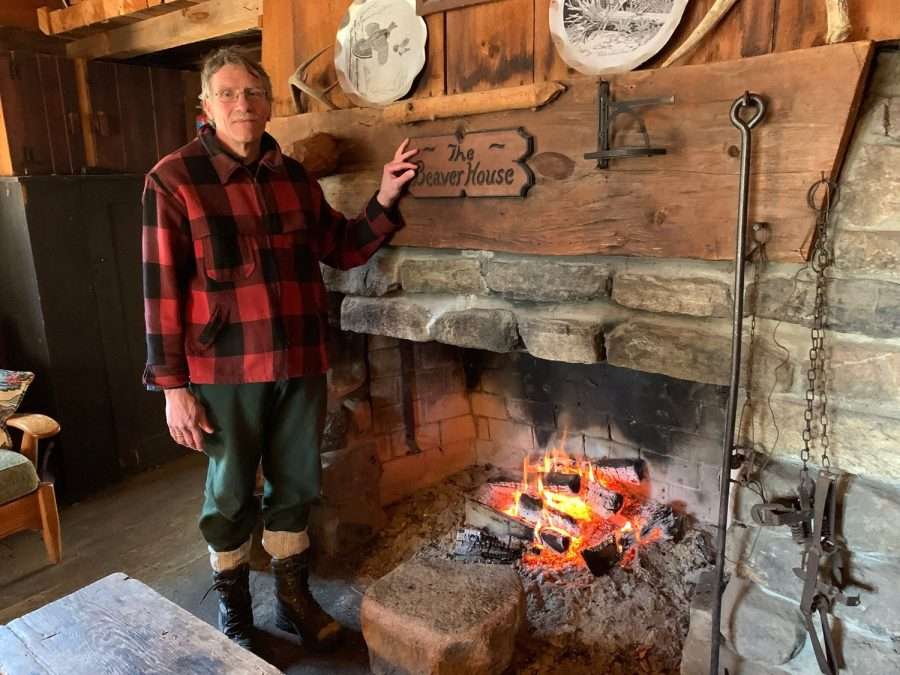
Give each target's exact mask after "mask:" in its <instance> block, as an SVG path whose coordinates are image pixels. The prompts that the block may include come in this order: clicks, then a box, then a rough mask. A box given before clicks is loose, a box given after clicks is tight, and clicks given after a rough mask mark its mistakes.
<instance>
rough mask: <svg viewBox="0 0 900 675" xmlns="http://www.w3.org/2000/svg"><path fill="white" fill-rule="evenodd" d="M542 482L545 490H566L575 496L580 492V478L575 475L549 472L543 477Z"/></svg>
mask: <svg viewBox="0 0 900 675" xmlns="http://www.w3.org/2000/svg"><path fill="white" fill-rule="evenodd" d="M543 482H544V487H545V488H547V489H548V490H553V491H554V492H559V491H563V490H567V491H569V492H571V493H572V494H573V495H577V494H578V493H579V492H580V491H581V476H579V475H578V474H577V473H562V472H560V471H551V472H550V473H548V474H545V475H544V478H543Z"/></svg>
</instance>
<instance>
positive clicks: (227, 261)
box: [195, 234, 259, 282]
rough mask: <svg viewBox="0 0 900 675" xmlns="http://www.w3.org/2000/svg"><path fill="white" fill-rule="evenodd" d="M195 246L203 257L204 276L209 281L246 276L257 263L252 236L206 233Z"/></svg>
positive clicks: (255, 248)
mask: <svg viewBox="0 0 900 675" xmlns="http://www.w3.org/2000/svg"><path fill="white" fill-rule="evenodd" d="M195 246H198V247H199V248H200V252H201V254H202V256H203V267H204V270H205V271H206V276H208V277H209V278H210V279H212V280H213V281H223V282H229V281H240V280H241V279H248V278H250V277H251V276H252V275H253V272H254V270H256V267H257V264H258V262H259V243H258V241H257V238H256V237H255V236H254V235H249V234H206V235H204V236H202V237H199V238H198V240H197V242H196V243H195Z"/></svg>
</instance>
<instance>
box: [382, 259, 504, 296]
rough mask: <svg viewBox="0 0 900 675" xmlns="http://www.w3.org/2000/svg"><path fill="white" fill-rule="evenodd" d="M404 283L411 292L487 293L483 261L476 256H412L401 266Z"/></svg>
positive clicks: (405, 288) (401, 277)
mask: <svg viewBox="0 0 900 675" xmlns="http://www.w3.org/2000/svg"><path fill="white" fill-rule="evenodd" d="M400 283H401V285H402V286H403V290H405V291H408V292H410V293H461V294H468V293H478V294H482V295H483V294H484V293H486V292H487V286H486V284H485V282H484V279H483V278H482V276H481V261H479V260H477V259H475V258H462V257H448V256H441V257H433V258H432V257H429V258H410V259H408V260H405V261H404V262H403V264H402V265H401V266H400Z"/></svg>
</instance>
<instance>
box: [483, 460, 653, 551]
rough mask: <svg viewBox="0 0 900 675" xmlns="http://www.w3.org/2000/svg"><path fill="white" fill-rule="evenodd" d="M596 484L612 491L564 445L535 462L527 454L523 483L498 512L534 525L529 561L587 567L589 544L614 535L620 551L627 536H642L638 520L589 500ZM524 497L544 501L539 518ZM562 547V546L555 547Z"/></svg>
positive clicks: (600, 474) (633, 538) (600, 475)
mask: <svg viewBox="0 0 900 675" xmlns="http://www.w3.org/2000/svg"><path fill="white" fill-rule="evenodd" d="M592 485H594V486H598V487H599V489H602V490H603V491H608V490H609V489H610V485H609V484H608V482H607V481H606V480H605V479H604V477H603V475H602V473H601V472H600V471H598V470H597V469H596V467H595V466H594V465H593V464H591V463H590V462H589V461H580V462H579V461H578V460H575V459H574V458H572V457H570V456H569V455H568V454H567V453H566V452H565V451H564V450H563V449H562V445H560V446H559V447H554V448H551V449H550V450H548V452H546V453H545V454H544V456H543V457H541V458H540V459H539V460H537V461H534V462H529V461H528V458H527V457H526V458H525V459H524V460H523V462H522V481H521V483H519V484H518V485H517V487H516V489H515V491H514V492H513V493H512V503H510V504H506V505H504V506H505V508H500V509H499V510H501V511H503V512H504V513H506V514H507V515H509V516H513V517H516V518H520V519H525V520H527V521H528V522H533V523H534V540H533V544H534V546H533V548H532V550H531V552H530V553H529V554H527V555H526V556H525V558H524V560H525V562H526V564H539V565H541V566H543V567H564V566H568V565H572V564H578V565H584V561H583V560H582V556H581V552H582V550H583V549H584V548H585V547H586V546H588V545H589V543H588V542H591V541H596V540H597V539H599V538H603V537H606V536H609V535H613V534H614V536H615V542H616V545H617V546H618V547H619V550H620V552H621V550H622V543H621V542H622V539H623V537H630V538H631V540H632V541H637V540H638V539H639V532H640V523H637V522H632V521H631V520H629V519H628V518H627V517H624V516H622V515H620V514H618V513H616V514H607V515H604V514H601V513H599V512H597V511H596V510H595V508H592V506H591V503H589V502H588V501H586V499H587V497H588V495H589V494H591V490H592V487H591V486H592ZM507 494H509V493H507ZM523 496H525V501H527V503H528V504H530V505H535V504H539V505H540V512H539V515H538V516H537V517H536V521H535V519H534V514H533V513H531V512H528V513H525V512H523V508H522V503H523ZM498 506H499V505H498ZM563 545H565V547H564V549H563V550H558V549H557V548H554V546H557V547H558V548H563Z"/></svg>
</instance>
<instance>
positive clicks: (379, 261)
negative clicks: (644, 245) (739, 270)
mask: <svg viewBox="0 0 900 675" xmlns="http://www.w3.org/2000/svg"><path fill="white" fill-rule="evenodd" d="M898 82H900V55H898V54H897V52H895V51H884V52H882V53H881V54H880V55H879V56H878V60H877V64H876V68H875V72H874V76H873V80H872V82H871V83H870V86H869V91H868V95H867V97H866V99H865V101H864V103H863V106H862V110H861V113H860V118H859V122H858V126H857V129H856V131H855V134H854V137H853V140H852V142H851V145H850V149H849V151H848V156H847V160H846V162H845V166H844V169H843V173H842V176H841V198H840V201H839V202H838V204H837V206H836V209H835V211H834V218H833V221H832V224H831V227H832V230H831V237H832V242H833V244H834V250H835V266H834V267H833V268H832V269H831V270H830V271H829V279H828V291H827V292H828V313H827V322H828V324H827V325H828V333H827V345H828V352H827V357H828V364H827V373H826V375H827V381H828V398H829V406H830V409H829V415H830V420H831V444H830V447H831V451H830V452H831V461H832V465H833V466H834V467H835V468H837V469H839V470H842V471H845V472H848V474H850V477H849V479H848V480H847V481H845V483H846V485H845V488H846V489H845V490H844V491H843V493H842V497H841V504H842V508H843V531H844V534H845V536H846V538H847V540H848V544H849V549H850V551H851V558H850V570H851V578H852V580H853V583H854V584H856V585H857V590H859V591H860V592H861V595H862V602H861V605H860V606H859V607H855V608H839V609H838V611H837V616H838V624H839V631H840V636H841V637H840V641H839V643H840V644H839V646H840V649H841V652H842V658H843V660H844V662H845V663H846V664H847V667H848V668H849V671H850V672H853V673H884V672H893V671H895V670H897V669H898V667H900V666H898V664H900V646H898V645H900V614H898V612H897V611H896V607H898V606H900V598H897V597H895V596H896V595H897V593H898V591H897V589H898V588H900V583H898V582H900V550H897V543H896V542H898V541H900V532H898V527H900V525H898V523H900V452H898V451H897V439H898V438H900V412H898V411H900V406H898V403H900V387H898V386H897V383H898V380H900V340H898V338H897V337H895V336H896V334H897V329H898V327H900V265H898V261H900V236H898V232H900V202H898V201H897V199H896V195H897V194H900V168H898V167H900V140H898V139H900V136H898V134H897V131H896V129H895V128H894V126H893V121H892V120H893V119H894V118H895V117H897V115H896V114H895V113H896V111H897V110H898V101H900V85H898ZM812 218H813V214H812V212H810V220H811V221H812ZM723 227H731V224H730V223H728V224H723ZM773 227H777V223H776V224H774V225H773ZM325 272H326V281H327V284H328V286H329V289H330V290H331V291H332V292H333V294H334V297H335V300H336V303H339V306H340V309H339V310H338V311H336V312H335V316H334V321H335V323H336V324H338V323H339V325H340V327H341V328H342V329H343V330H344V331H349V332H352V333H358V334H365V335H367V336H368V337H367V338H365V342H366V345H365V349H364V350H361V351H364V352H365V354H366V356H365V359H364V363H361V364H357V370H361V371H362V372H364V377H362V378H361V379H360V381H359V385H360V387H361V388H359V389H357V390H356V394H355V398H354V397H350V398H347V399H345V400H344V401H343V402H342V403H339V404H338V408H339V409H340V410H342V411H343V412H342V413H341V414H342V415H343V416H344V417H345V418H346V419H352V420H353V423H348V424H346V425H345V428H346V429H348V431H347V432H346V433H345V434H344V435H343V436H342V437H341V439H340V441H339V442H338V445H339V446H340V447H341V448H342V449H343V450H344V451H347V450H352V448H356V447H365V448H367V449H366V450H365V452H367V453H369V454H368V455H367V456H368V457H369V458H370V461H373V462H377V464H378V465H379V466H378V469H379V470H380V471H381V477H380V483H379V491H378V497H377V499H376V497H375V496H374V495H373V494H369V496H368V497H366V499H368V500H369V501H370V502H371V501H373V500H376V501H380V502H381V503H382V504H389V503H394V502H397V501H398V500H401V499H403V498H404V497H406V496H408V495H410V494H411V493H413V492H414V491H415V490H417V489H420V488H422V487H424V486H427V485H431V484H435V483H437V482H439V481H441V480H442V479H443V478H445V477H446V476H448V475H450V474H452V473H454V472H455V471H458V470H460V469H462V468H464V467H467V466H470V465H473V464H492V465H496V466H506V467H512V468H514V467H517V466H521V462H522V458H523V456H525V455H529V454H530V455H534V454H541V453H543V452H544V451H545V449H547V448H548V447H553V446H554V445H561V446H563V447H564V448H565V450H566V451H567V452H569V453H570V454H571V455H573V456H576V457H596V456H609V457H640V458H644V459H645V460H646V461H647V463H648V466H649V468H650V475H651V486H652V489H653V491H654V495H653V496H654V498H656V499H659V500H660V501H664V502H666V503H670V504H673V505H676V506H678V507H679V508H680V509H681V511H682V512H683V513H684V514H685V515H687V516H690V517H691V518H693V520H694V521H696V522H697V523H699V524H700V525H702V524H704V523H705V524H707V525H709V524H712V523H713V522H714V520H715V517H716V510H717V504H718V470H719V468H718V467H719V462H720V455H721V439H722V430H723V428H724V407H725V406H724V400H725V395H726V388H725V387H724V385H725V384H726V383H727V380H728V369H729V345H730V334H731V319H730V311H731V309H730V308H731V275H732V271H731V266H730V265H729V264H721V263H712V262H699V261H693V260H674V259H671V260H667V259H635V258H622V257H611V256H583V257H573V258H547V257H539V256H517V255H510V254H499V253H492V252H489V251H438V250H427V249H414V248H387V249H385V250H383V251H382V252H380V253H379V254H378V255H377V256H376V257H375V258H374V259H373V260H372V261H371V262H370V264H369V265H367V266H366V267H363V268H360V269H356V270H352V271H350V272H336V271H334V270H330V269H326V270H325ZM813 298H814V277H813V275H812V273H811V272H810V271H809V270H808V269H806V268H805V267H804V266H800V265H790V264H768V265H766V266H765V267H764V269H763V272H762V274H761V276H760V278H758V279H755V278H754V276H753V274H752V270H749V269H748V288H747V291H746V306H747V309H748V311H752V312H754V313H755V315H756V316H757V318H758V321H757V325H756V333H755V335H754V336H753V339H752V341H751V336H750V322H749V321H748V322H746V325H745V333H744V341H745V349H744V354H745V364H744V369H743V378H742V384H743V385H744V387H745V389H744V391H743V394H744V398H746V395H747V394H748V393H749V394H750V400H751V402H750V404H749V405H747V406H744V407H743V408H742V409H741V412H740V420H739V433H740V444H741V446H742V447H744V448H746V449H747V450H748V451H752V452H754V453H755V454H756V457H757V459H758V460H759V461H758V463H757V464H756V466H755V473H754V478H755V479H756V480H757V481H758V483H751V484H748V485H746V486H742V487H738V488H736V492H735V495H734V504H733V507H734V508H733V510H732V514H731V521H730V525H729V536H728V552H727V553H728V560H729V571H730V573H731V574H732V584H731V585H730V586H729V592H728V593H727V594H726V606H725V611H724V614H723V623H722V631H723V634H724V635H725V637H726V638H727V641H726V645H725V649H726V651H727V653H728V655H729V656H728V658H729V659H731V660H730V661H728V662H729V663H731V664H732V665H733V666H734V667H735V668H738V667H739V668H740V669H739V670H737V671H734V672H753V673H800V672H804V673H805V672H816V670H817V669H816V666H815V661H814V660H811V659H812V656H811V647H810V643H809V640H808V638H807V637H806V635H805V632H804V631H803V629H802V625H801V624H800V623H799V621H800V619H799V614H798V611H797V599H798V593H799V591H800V589H801V582H800V580H798V579H797V578H796V577H795V576H794V575H793V572H792V571H791V568H792V567H794V566H797V565H798V564H799V550H798V548H797V547H796V545H794V544H792V542H791V540H790V537H789V535H788V533H787V532H786V530H785V531H782V529H767V528H758V527H757V526H756V525H754V524H753V523H752V521H751V520H750V519H749V517H748V513H749V508H750V506H751V505H752V504H754V503H757V502H759V501H760V498H759V496H758V495H757V494H756V492H758V491H759V488H760V486H761V487H762V488H763V489H764V491H765V495H766V498H772V497H777V496H783V495H787V494H790V493H791V492H792V490H793V489H794V487H795V485H796V482H797V476H798V470H799V465H798V463H797V457H798V455H799V451H800V448H801V447H802V443H801V437H800V432H801V429H802V426H803V413H804V410H805V399H804V395H805V387H806V368H807V359H808V350H809V340H810V336H809V325H810V323H811V317H812V305H813ZM404 352H405V353H406V354H407V356H406V357H404V356H403V354H404ZM351 370H352V369H351ZM410 427H411V428H410ZM335 449H337V448H335ZM815 454H816V453H814V455H815ZM814 459H815V457H814ZM338 466H340V463H337V464H335V465H334V466H333V467H332V468H331V469H327V470H326V472H327V471H328V470H331V471H338V469H337V468H335V467H338ZM326 484H327V481H326ZM336 484H340V481H338V482H337V483H336ZM327 502H328V495H326V505H327ZM376 506H379V505H376ZM364 525H365V524H364ZM367 526H371V527H370V530H372V531H374V529H377V524H373V523H369V524H368V525H367ZM360 531H366V528H365V527H362V528H361V530H360ZM703 600H704V596H703V595H702V594H700V595H698V597H697V601H696V603H695V609H694V612H693V617H692V629H691V634H690V637H689V640H688V644H687V647H686V650H685V653H686V654H687V653H688V652H689V653H690V654H691V658H690V659H688V658H686V659H685V660H684V662H683V672H684V673H686V674H691V675H692V674H693V673H699V672H705V671H704V668H705V667H706V666H705V665H703V664H704V663H706V658H707V655H708V639H709V637H708V633H709V615H708V609H704V602H703ZM704 612H707V613H706V614H704ZM704 621H705V626H706V628H703V625H704ZM698 654H699V655H700V656H699V657H698V656H697V655H698ZM723 662H724V661H723Z"/></svg>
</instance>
